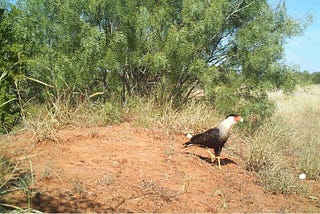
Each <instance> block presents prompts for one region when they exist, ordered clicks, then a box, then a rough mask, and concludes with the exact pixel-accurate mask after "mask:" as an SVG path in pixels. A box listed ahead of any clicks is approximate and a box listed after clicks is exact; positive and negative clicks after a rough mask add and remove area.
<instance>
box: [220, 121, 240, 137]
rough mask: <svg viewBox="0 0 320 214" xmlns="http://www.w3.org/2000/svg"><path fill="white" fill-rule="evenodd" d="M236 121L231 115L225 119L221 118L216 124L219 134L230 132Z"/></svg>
mask: <svg viewBox="0 0 320 214" xmlns="http://www.w3.org/2000/svg"><path fill="white" fill-rule="evenodd" d="M236 123H237V121H235V120H234V119H233V117H228V118H226V119H225V120H223V121H222V122H221V123H220V124H219V126H218V128H219V130H220V135H222V136H223V135H226V134H228V133H229V132H230V130H231V128H232V126H233V125H234V124H236Z"/></svg>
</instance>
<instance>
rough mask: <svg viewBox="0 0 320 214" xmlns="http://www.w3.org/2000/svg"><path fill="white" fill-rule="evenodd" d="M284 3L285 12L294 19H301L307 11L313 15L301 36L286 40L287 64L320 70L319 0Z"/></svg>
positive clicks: (311, 70)
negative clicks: (285, 6) (311, 20)
mask: <svg viewBox="0 0 320 214" xmlns="http://www.w3.org/2000/svg"><path fill="white" fill-rule="evenodd" d="M270 2H278V1H276V0H270ZM286 5H287V13H288V14H289V16H291V17H293V18H295V19H303V18H304V17H306V14H308V13H309V14H312V16H313V22H312V23H311V24H310V25H309V26H308V27H307V28H306V29H305V31H304V34H303V35H302V36H299V37H294V38H292V39H288V40H287V42H288V43H287V44H286V46H285V57H286V62H287V64H291V65H293V64H296V65H299V66H300V71H304V70H307V71H309V72H315V71H320V0H286Z"/></svg>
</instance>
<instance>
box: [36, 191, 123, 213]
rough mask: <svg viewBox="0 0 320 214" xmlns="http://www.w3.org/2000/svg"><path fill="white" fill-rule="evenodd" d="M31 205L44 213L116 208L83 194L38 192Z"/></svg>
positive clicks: (108, 210) (113, 210) (110, 210)
mask: <svg viewBox="0 0 320 214" xmlns="http://www.w3.org/2000/svg"><path fill="white" fill-rule="evenodd" d="M32 207H33V208H34V209H36V210H39V211H41V212H46V213H66V212H67V213H78V212H88V211H90V212H115V211H116V209H117V207H111V206H103V205H102V204H101V203H99V202H97V201H96V200H94V198H89V197H87V196H85V195H80V196H74V195H69V194H59V195H56V196H51V195H48V194H43V193H39V192H38V193H36V194H35V195H34V197H33V198H32Z"/></svg>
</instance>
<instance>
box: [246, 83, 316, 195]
mask: <svg viewBox="0 0 320 214" xmlns="http://www.w3.org/2000/svg"><path fill="white" fill-rule="evenodd" d="M270 98H271V99H273V100H274V101H275V102H276V104H277V111H276V112H275V114H274V116H273V117H272V118H271V119H270V121H268V122H267V123H265V124H264V126H262V127H260V128H259V129H258V130H257V131H256V132H255V133H254V134H253V135H252V136H250V137H249V138H247V144H248V146H249V148H248V150H247V157H246V161H247V167H248V169H250V170H253V171H256V172H259V174H260V176H261V178H262V182H263V184H264V185H265V186H266V188H267V189H269V190H271V191H273V192H281V193H303V192H305V188H303V187H302V186H301V183H299V182H298V180H299V179H298V175H299V174H300V173H305V174H306V175H307V179H319V178H320V156H319V154H318V151H319V149H320V141H319V138H320V133H319V130H320V123H319V120H320V108H319V106H320V86H310V88H309V89H307V90H306V89H300V90H298V91H297V92H295V93H294V94H293V95H291V96H285V95H283V94H282V93H281V92H273V93H270Z"/></svg>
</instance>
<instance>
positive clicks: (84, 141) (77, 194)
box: [2, 123, 320, 212]
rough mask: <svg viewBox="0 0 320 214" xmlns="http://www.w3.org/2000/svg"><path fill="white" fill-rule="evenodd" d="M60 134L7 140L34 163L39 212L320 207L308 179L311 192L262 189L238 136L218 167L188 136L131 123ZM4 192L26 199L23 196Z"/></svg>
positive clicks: (11, 152) (17, 200)
mask: <svg viewBox="0 0 320 214" xmlns="http://www.w3.org/2000/svg"><path fill="white" fill-rule="evenodd" d="M57 139H59V141H58V142H52V141H50V140H46V141H41V142H34V140H33V136H32V135H31V134H28V133H23V134H16V135H11V136H6V139H5V141H6V145H7V148H6V153H7V155H8V156H10V157H16V159H17V160H20V161H22V160H26V161H25V163H24V165H25V167H26V168H28V167H30V163H31V164H32V171H33V173H34V179H35V183H34V185H33V189H34V192H35V193H34V194H33V197H32V207H33V208H35V209H37V210H40V211H43V212H320V201H319V199H320V193H319V192H320V184H319V182H316V181H308V180H303V181H299V182H309V183H310V184H311V186H312V188H311V190H310V191H311V192H310V193H309V194H308V196H301V195H300V196H299V195H282V194H272V193H270V192H267V191H265V189H264V188H263V187H262V186H261V185H260V182H259V177H258V176H257V175H256V174H255V173H252V172H249V171H247V170H246V169H245V164H244V163H243V161H242V152H243V149H245V145H243V143H241V142H237V139H231V141H229V142H228V144H236V145H235V147H236V148H238V149H237V151H236V152H230V151H228V149H224V150H223V151H222V169H221V170H219V169H218V167H217V166H216V165H215V164H211V163H210V161H209V158H208V154H207V152H206V151H205V150H204V149H203V148H198V147H191V148H187V149H183V148H182V144H183V143H184V142H185V141H186V140H187V139H186V138H185V136H183V135H168V134H165V133H163V132H161V131H159V130H156V129H144V128H140V127H136V126H134V125H133V124H130V123H122V124H120V125H115V126H106V127H81V128H79V127H68V128H65V129H63V130H60V131H58V133H57ZM2 141H3V140H2ZM27 160H29V161H27ZM22 166H23V164H22V165H21V166H20V167H22ZM310 196H312V197H310ZM8 197H10V198H7V200H8V201H10V203H13V204H15V205H17V206H20V207H24V206H26V204H27V201H26V197H25V196H24V195H22V194H19V193H15V194H14V195H10V196H8Z"/></svg>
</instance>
